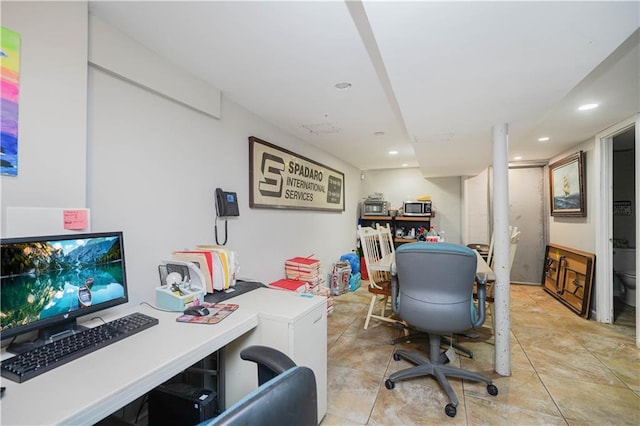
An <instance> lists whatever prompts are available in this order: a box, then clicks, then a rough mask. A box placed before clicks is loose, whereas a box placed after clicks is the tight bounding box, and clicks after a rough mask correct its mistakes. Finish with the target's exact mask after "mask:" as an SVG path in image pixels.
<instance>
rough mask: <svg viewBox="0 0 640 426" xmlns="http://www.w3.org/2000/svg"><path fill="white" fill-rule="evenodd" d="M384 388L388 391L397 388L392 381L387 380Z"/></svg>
mask: <svg viewBox="0 0 640 426" xmlns="http://www.w3.org/2000/svg"><path fill="white" fill-rule="evenodd" d="M384 387H385V388H387V389H393V388H395V387H396V384H395V383H394V382H393V380H391V379H387V380H385V381H384Z"/></svg>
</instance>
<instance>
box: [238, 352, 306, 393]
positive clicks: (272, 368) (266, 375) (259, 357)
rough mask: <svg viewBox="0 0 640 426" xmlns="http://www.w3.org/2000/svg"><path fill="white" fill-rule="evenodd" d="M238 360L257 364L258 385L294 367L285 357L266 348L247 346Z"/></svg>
mask: <svg viewBox="0 0 640 426" xmlns="http://www.w3.org/2000/svg"><path fill="white" fill-rule="evenodd" d="M240 358H242V359H244V360H246V361H253V362H255V363H256V364H258V384H260V385H261V384H263V383H266V382H267V381H269V380H270V379H272V378H274V377H275V376H277V375H278V374H281V373H283V372H285V371H286V370H288V369H290V368H293V367H295V366H296V363H295V362H294V361H293V360H292V359H291V358H289V357H288V356H287V355H285V354H284V353H282V352H280V351H279V350H277V349H273V348H270V347H267V346H259V345H254V346H249V347H247V348H245V349H243V350H242V352H240Z"/></svg>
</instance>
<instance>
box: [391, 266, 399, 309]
mask: <svg viewBox="0 0 640 426" xmlns="http://www.w3.org/2000/svg"><path fill="white" fill-rule="evenodd" d="M398 287H399V284H398V275H397V274H396V273H395V271H393V272H392V274H391V309H392V310H393V313H394V314H399V313H400V304H399V303H398Z"/></svg>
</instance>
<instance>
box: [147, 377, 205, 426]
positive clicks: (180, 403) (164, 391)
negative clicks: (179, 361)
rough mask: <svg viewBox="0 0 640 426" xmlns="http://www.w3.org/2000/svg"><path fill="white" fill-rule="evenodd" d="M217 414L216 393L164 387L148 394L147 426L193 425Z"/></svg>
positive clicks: (179, 385)
mask: <svg viewBox="0 0 640 426" xmlns="http://www.w3.org/2000/svg"><path fill="white" fill-rule="evenodd" d="M216 414H217V404H216V392H215V391H212V390H208V389H203V388H200V387H196V386H193V385H189V384H186V383H166V384H162V385H160V386H158V387H156V388H155V389H153V390H152V391H151V392H149V426H165V425H166V426H169V425H171V426H175V425H183V426H188V425H196V424H198V423H200V422H202V421H204V420H207V419H210V418H212V417H214V416H216Z"/></svg>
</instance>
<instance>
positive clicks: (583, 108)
mask: <svg viewBox="0 0 640 426" xmlns="http://www.w3.org/2000/svg"><path fill="white" fill-rule="evenodd" d="M594 108H598V104H584V105H581V106H580V107H579V108H578V109H579V110H580V111H588V110H590V109H594Z"/></svg>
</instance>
